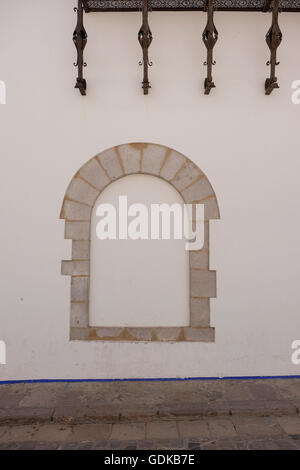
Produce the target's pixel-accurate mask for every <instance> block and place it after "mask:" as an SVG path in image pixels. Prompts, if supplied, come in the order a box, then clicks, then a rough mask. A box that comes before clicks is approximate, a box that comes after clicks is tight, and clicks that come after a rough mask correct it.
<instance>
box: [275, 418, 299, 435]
mask: <svg viewBox="0 0 300 470" xmlns="http://www.w3.org/2000/svg"><path fill="white" fill-rule="evenodd" d="M277 422H278V423H279V425H280V426H281V427H282V429H283V430H284V432H286V433H287V434H290V435H298V436H299V437H300V416H299V415H298V416H281V417H279V418H277Z"/></svg>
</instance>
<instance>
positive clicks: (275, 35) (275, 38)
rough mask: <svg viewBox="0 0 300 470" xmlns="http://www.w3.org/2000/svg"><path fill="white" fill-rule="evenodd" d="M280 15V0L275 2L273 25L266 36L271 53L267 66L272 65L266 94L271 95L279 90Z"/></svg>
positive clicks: (267, 80)
mask: <svg viewBox="0 0 300 470" xmlns="http://www.w3.org/2000/svg"><path fill="white" fill-rule="evenodd" d="M270 3H271V2H270ZM278 13H279V0H274V3H273V9H272V25H271V27H270V29H269V31H268V32H267V34H266V42H267V44H268V47H269V49H270V51H271V57H270V60H268V62H267V65H268V66H269V65H270V78H267V79H266V81H265V93H266V95H270V94H271V93H272V91H273V90H274V88H279V85H278V83H277V77H276V76H275V69H276V65H279V62H277V59H276V54H277V49H278V47H279V46H280V43H281V41H282V32H281V31H280V28H279V24H278Z"/></svg>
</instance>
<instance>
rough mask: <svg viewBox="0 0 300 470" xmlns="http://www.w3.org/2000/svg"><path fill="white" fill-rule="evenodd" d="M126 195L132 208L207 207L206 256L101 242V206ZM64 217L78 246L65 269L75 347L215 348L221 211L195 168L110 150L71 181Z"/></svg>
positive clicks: (171, 157) (152, 152) (141, 152)
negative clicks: (213, 264)
mask: <svg viewBox="0 0 300 470" xmlns="http://www.w3.org/2000/svg"><path fill="white" fill-rule="evenodd" d="M129 175H132V176H129ZM144 175H147V176H144ZM143 176H144V177H143ZM117 180H120V181H117ZM130 180H131V181H132V182H130ZM166 183H167V184H166ZM122 192H123V193H124V192H125V194H128V203H129V204H130V203H131V202H141V203H144V204H145V205H147V204H150V203H161V202H167V203H169V204H172V203H174V202H176V201H177V202H178V203H179V204H183V203H186V204H192V203H198V204H203V205H204V219H205V222H204V235H205V237H204V246H203V247H202V249H201V250H198V251H188V252H187V251H185V249H184V242H183V240H170V241H168V242H166V240H135V241H133V240H102V241H99V240H98V239H97V240H96V237H95V231H96V224H97V217H96V213H95V211H96V208H97V206H98V205H99V203H100V202H101V203H103V202H105V203H112V204H116V199H117V197H118V196H119V195H122V194H121V193H122ZM151 192H153V194H152V195H151ZM61 218H62V219H65V238H66V239H71V240H72V259H71V260H65V261H63V262H62V274H63V275H67V276H70V277H71V292H70V294H71V295H70V297H71V298H70V306H71V318H70V322H71V327H70V332H71V333H70V339H71V340H84V341H95V340H97V341H173V342H174V341H214V328H212V327H211V326H210V298H211V297H216V273H215V271H211V270H210V269H209V220H210V219H218V218H219V209H218V203H217V200H216V196H215V193H214V190H213V188H212V186H211V185H210V183H209V181H208V179H207V177H206V176H205V175H204V174H203V173H202V171H201V170H200V169H199V168H198V167H197V166H196V165H195V164H194V163H193V162H191V161H190V160H188V159H187V158H186V157H185V156H184V155H182V154H180V153H178V152H176V151H174V150H172V149H170V148H168V147H164V146H162V145H156V144H147V143H132V144H125V145H120V146H117V147H114V148H111V149H109V150H106V151H104V152H102V153H100V154H99V155H97V156H95V157H94V158H92V159H91V160H89V161H88V162H87V163H85V164H84V165H83V166H82V167H81V168H80V170H79V171H78V172H77V173H76V174H75V176H74V177H73V179H72V180H71V183H70V185H69V187H68V189H67V192H66V194H65V198H64V201H63V206H62V210H61ZM155 242H157V246H155ZM101 243H102V244H103V246H101ZM123 243H124V244H123ZM122 244H123V245H122ZM125 244H126V245H125ZM147 244H148V245H147ZM164 244H165V245H164ZM124 246H126V251H125V249H123V247H124ZM163 247H165V248H163ZM160 254H161V256H160ZM127 271H128V272H127ZM155 273H157V275H155ZM114 295H115V298H114ZM98 322H99V323H98Z"/></svg>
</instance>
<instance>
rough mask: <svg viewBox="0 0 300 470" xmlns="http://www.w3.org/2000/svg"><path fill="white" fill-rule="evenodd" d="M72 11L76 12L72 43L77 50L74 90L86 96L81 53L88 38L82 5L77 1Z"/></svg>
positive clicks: (84, 65) (83, 63) (83, 64)
mask: <svg viewBox="0 0 300 470" xmlns="http://www.w3.org/2000/svg"><path fill="white" fill-rule="evenodd" d="M74 11H75V12H77V25H76V28H75V31H74V33H73V42H74V44H75V47H76V49H77V62H76V63H74V66H75V67H78V77H77V80H76V85H75V88H78V89H79V91H80V93H81V94H82V95H83V96H84V95H86V80H85V79H84V78H83V67H86V63H85V62H84V60H83V51H84V48H85V46H86V44H87V37H88V36H87V33H86V30H85V29H84V26H83V4H82V1H81V0H78V7H77V8H74Z"/></svg>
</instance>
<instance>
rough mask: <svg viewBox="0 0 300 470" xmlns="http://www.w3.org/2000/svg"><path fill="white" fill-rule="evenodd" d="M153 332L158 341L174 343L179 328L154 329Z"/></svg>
mask: <svg viewBox="0 0 300 470" xmlns="http://www.w3.org/2000/svg"><path fill="white" fill-rule="evenodd" d="M154 331H155V334H156V336H157V338H158V339H159V340H160V341H176V340H177V339H178V337H179V335H180V331H181V328H177V327H164V328H155V330H154Z"/></svg>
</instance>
